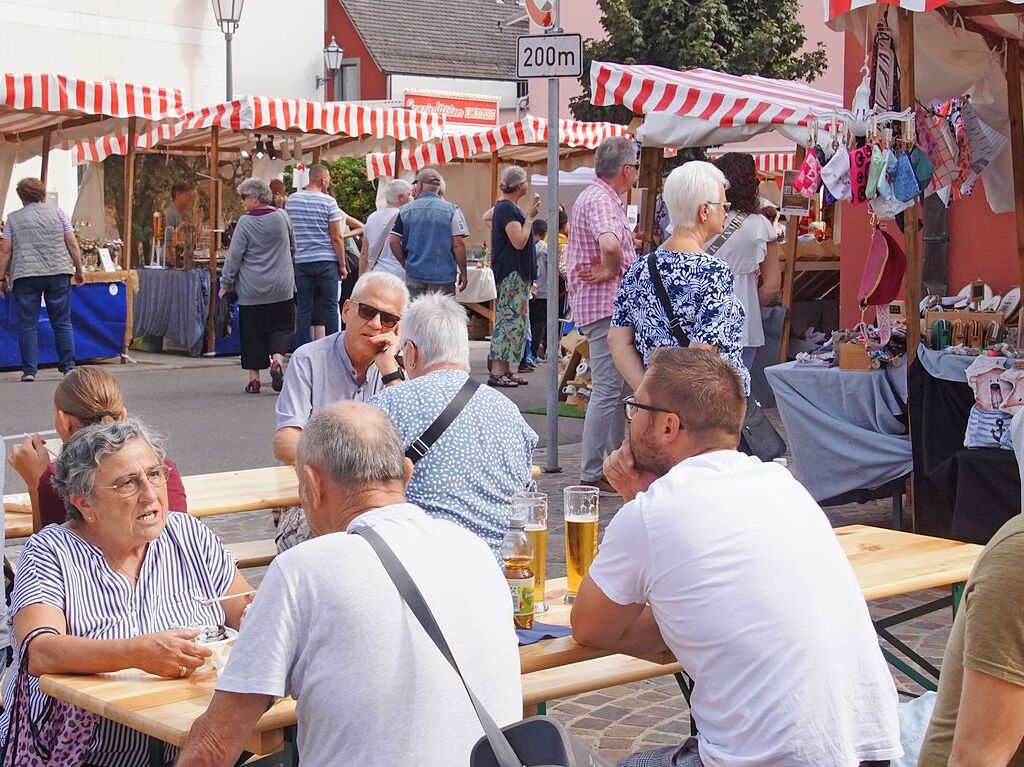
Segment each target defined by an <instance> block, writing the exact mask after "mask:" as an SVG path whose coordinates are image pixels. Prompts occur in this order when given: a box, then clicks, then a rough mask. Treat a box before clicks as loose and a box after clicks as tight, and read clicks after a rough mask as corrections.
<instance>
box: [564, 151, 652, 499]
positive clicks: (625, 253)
mask: <svg viewBox="0 0 1024 767" xmlns="http://www.w3.org/2000/svg"><path fill="white" fill-rule="evenodd" d="M639 167H640V163H639V162H638V160H637V151H636V145H635V144H634V143H633V141H632V140H631V139H628V138H625V137H615V138H610V139H606V140H605V141H603V142H602V143H601V145H600V146H599V147H598V148H597V154H596V157H595V161H594V172H595V173H596V175H597V180H596V181H594V183H593V184H591V185H590V186H589V187H587V188H586V189H585V190H583V192H582V193H581V194H580V196H579V197H578V198H577V199H576V202H575V204H574V205H573V208H572V219H571V222H570V225H569V248H568V251H569V253H568V274H567V284H568V289H569V303H570V305H571V306H572V312H573V320H574V321H575V323H576V325H577V327H579V328H580V331H581V332H582V333H583V335H584V336H586V338H587V341H588V343H589V346H590V373H591V377H592V380H593V383H592V393H591V396H590V404H589V405H588V406H587V416H586V419H585V420H584V422H583V456H582V462H581V467H580V481H581V482H583V483H584V484H588V485H597V486H598V487H600V488H601V489H602V490H603V491H605V492H613V493H614V492H615V490H614V488H612V486H611V485H610V484H609V483H608V482H607V481H606V480H605V478H604V474H603V469H602V466H603V463H604V458H605V456H606V455H607V454H609V453H611V452H612V451H613V450H615V449H616V448H617V447H618V446H619V445H620V444H621V443H622V438H623V435H624V433H625V421H624V419H623V414H622V407H621V406H620V404H619V402H620V400H621V399H622V398H623V397H624V396H626V395H627V394H629V389H628V387H627V386H626V385H625V383H624V382H623V380H622V376H620V375H619V372H618V370H616V369H615V364H614V362H613V361H612V355H611V352H610V351H608V328H609V326H610V325H611V316H612V304H613V303H614V302H615V294H616V292H617V291H618V289H619V283H620V282H621V280H622V275H623V274H625V273H626V270H627V269H628V268H629V266H630V264H632V263H633V261H634V260H635V259H636V248H635V247H634V245H633V232H632V230H631V229H630V227H629V223H628V222H627V220H626V206H625V203H623V201H622V195H624V194H625V193H626V192H627V191H628V190H629V189H630V187H632V186H633V184H634V183H635V182H636V174H637V172H638V169H639Z"/></svg>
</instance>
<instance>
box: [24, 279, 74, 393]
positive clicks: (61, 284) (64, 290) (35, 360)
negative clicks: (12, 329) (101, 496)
mask: <svg viewBox="0 0 1024 767" xmlns="http://www.w3.org/2000/svg"><path fill="white" fill-rule="evenodd" d="M11 292H12V294H13V296H14V306H15V311H16V312H17V315H18V348H19V350H20V351H21V372H22V373H26V374H28V375H35V374H36V371H37V370H38V369H39V299H40V298H43V299H45V300H46V314H47V316H48V317H49V318H50V326H51V327H52V328H53V341H54V344H55V345H56V347H57V360H58V362H57V369H58V370H60V372H62V373H66V372H68V371H69V370H71V368H73V367H74V366H75V335H74V330H73V329H72V327H71V276H70V275H67V274H49V275H46V276H44V277H21V278H19V279H17V280H15V281H14V286H13V288H12V290H11Z"/></svg>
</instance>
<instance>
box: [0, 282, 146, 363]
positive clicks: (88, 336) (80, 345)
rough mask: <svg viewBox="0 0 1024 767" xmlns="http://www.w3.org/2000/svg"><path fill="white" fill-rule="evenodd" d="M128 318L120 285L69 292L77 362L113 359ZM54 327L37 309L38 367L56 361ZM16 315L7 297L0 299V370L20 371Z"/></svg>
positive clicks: (92, 285)
mask: <svg viewBox="0 0 1024 767" xmlns="http://www.w3.org/2000/svg"><path fill="white" fill-rule="evenodd" d="M127 316H128V297H127V289H126V286H125V284H124V283H123V282H94V283H88V284H85V285H79V286H77V287H74V288H72V290H71V324H72V326H73V327H74V331H75V358H76V359H78V360H89V359H100V358H103V357H116V356H118V355H119V354H120V353H121V347H122V346H123V345H124V329H125V328H124V325H125V319H126V318H127ZM57 361H58V360H57V350H56V347H54V344H53V328H52V327H50V318H49V317H48V316H47V314H46V309H45V308H43V307H40V309H39V364H41V365H52V364H56V362H57ZM20 367H21V353H20V352H19V351H18V328H17V315H16V313H15V309H14V303H13V301H11V297H10V296H9V295H7V296H3V297H0V368H4V369H10V368H20Z"/></svg>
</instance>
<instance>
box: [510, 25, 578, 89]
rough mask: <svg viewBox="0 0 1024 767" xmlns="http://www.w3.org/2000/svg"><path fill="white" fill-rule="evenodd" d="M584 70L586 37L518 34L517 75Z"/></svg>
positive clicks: (572, 73)
mask: <svg viewBox="0 0 1024 767" xmlns="http://www.w3.org/2000/svg"><path fill="white" fill-rule="evenodd" d="M581 74H583V38H582V37H581V36H580V35H575V34H558V35H523V36H522V37H520V38H519V51H518V55H517V57H516V77H519V78H521V79H525V78H530V77H579V76H580V75H581Z"/></svg>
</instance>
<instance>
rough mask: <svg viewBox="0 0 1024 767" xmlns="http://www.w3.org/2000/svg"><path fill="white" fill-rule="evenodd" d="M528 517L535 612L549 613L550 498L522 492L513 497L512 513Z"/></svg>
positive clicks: (527, 532) (527, 526) (527, 529)
mask: <svg viewBox="0 0 1024 767" xmlns="http://www.w3.org/2000/svg"><path fill="white" fill-rule="evenodd" d="M517 511H521V512H522V513H523V514H524V515H525V517H526V536H527V537H528V538H529V539H530V545H531V546H533V561H532V564H531V565H530V569H531V570H533V611H534V612H535V613H543V612H547V609H548V606H547V604H546V603H545V588H544V586H545V580H546V578H545V576H546V574H547V565H548V497H547V496H546V495H545V494H544V493H535V492H520V493H516V494H515V495H513V496H512V513H513V515H514V514H516V512H517Z"/></svg>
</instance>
